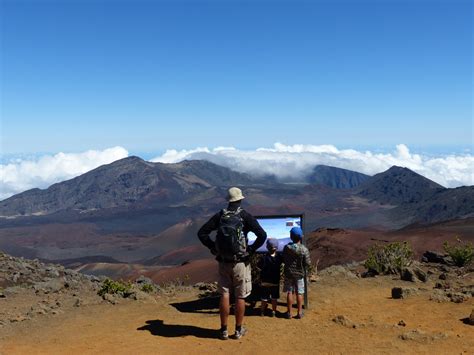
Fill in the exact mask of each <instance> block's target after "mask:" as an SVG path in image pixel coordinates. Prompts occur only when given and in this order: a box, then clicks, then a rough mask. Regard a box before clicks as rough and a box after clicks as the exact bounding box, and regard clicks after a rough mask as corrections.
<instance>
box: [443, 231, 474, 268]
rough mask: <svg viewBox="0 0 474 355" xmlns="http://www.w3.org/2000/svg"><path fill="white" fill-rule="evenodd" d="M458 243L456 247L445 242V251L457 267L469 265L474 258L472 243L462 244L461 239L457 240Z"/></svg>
mask: <svg viewBox="0 0 474 355" xmlns="http://www.w3.org/2000/svg"><path fill="white" fill-rule="evenodd" d="M456 241H457V244H456V245H449V243H448V242H444V244H443V247H444V250H445V251H446V253H448V255H449V256H450V257H451V259H453V262H454V264H455V265H456V266H464V265H467V264H469V263H470V262H471V261H472V260H473V258H474V247H473V245H472V243H468V242H462V241H461V239H459V238H456Z"/></svg>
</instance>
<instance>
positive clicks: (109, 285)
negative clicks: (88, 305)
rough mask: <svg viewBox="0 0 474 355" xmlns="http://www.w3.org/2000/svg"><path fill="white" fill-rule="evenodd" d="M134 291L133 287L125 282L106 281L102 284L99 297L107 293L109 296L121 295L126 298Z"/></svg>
mask: <svg viewBox="0 0 474 355" xmlns="http://www.w3.org/2000/svg"><path fill="white" fill-rule="evenodd" d="M131 290H132V285H131V284H130V283H126V282H123V281H114V280H111V279H106V280H105V281H104V282H103V283H102V287H101V288H100V290H99V291H98V292H97V294H98V295H99V296H103V295H105V294H106V293H109V294H112V295H113V294H121V295H122V296H125V295H127V294H129V293H130V292H131Z"/></svg>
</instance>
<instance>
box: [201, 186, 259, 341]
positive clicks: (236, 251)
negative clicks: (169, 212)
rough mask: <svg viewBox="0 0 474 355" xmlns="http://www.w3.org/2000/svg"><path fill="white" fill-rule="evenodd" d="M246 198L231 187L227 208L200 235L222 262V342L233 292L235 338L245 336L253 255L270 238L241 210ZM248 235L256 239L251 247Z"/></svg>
mask: <svg viewBox="0 0 474 355" xmlns="http://www.w3.org/2000/svg"><path fill="white" fill-rule="evenodd" d="M244 198H245V197H244V195H243V194H242V191H241V190H240V189H239V188H238V187H231V188H230V189H229V190H228V191H227V201H228V206H227V208H225V209H223V210H221V211H219V212H217V213H216V214H215V215H214V216H212V217H211V219H209V221H207V222H206V223H205V224H204V225H203V226H202V227H201V229H199V231H198V237H199V240H200V241H201V242H202V244H204V245H205V246H206V247H208V248H209V250H210V251H211V253H212V254H214V255H216V260H217V261H218V262H219V292H220V293H221V300H220V306H219V313H220V319H221V329H220V338H221V339H223V340H226V339H228V338H229V335H228V331H227V320H228V318H229V311H230V304H229V298H230V293H231V292H232V293H234V295H235V299H236V302H235V303H236V305H235V306H236V307H235V334H234V336H233V338H234V339H239V338H241V337H242V336H243V335H245V333H246V329H245V328H244V327H243V326H242V323H243V320H244V313H245V298H246V297H247V296H248V295H250V293H251V291H252V277H251V270H250V255H251V254H253V253H255V251H256V250H257V249H258V248H260V247H261V246H262V245H263V244H264V243H265V239H266V238H267V234H266V233H265V231H264V230H263V229H262V227H261V226H260V224H259V223H258V221H257V220H256V219H255V218H254V217H253V216H252V215H251V214H250V213H248V212H247V211H245V210H244V209H242V208H241V203H242V200H243V199H244ZM213 231H216V238H215V240H212V239H211V238H210V234H211V233H212V232H213ZM248 232H253V233H254V234H255V235H256V236H257V239H256V240H255V242H254V243H253V244H252V245H248V239H247V234H248Z"/></svg>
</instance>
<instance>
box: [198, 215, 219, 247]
mask: <svg viewBox="0 0 474 355" xmlns="http://www.w3.org/2000/svg"><path fill="white" fill-rule="evenodd" d="M219 219H220V215H219V213H216V214H215V215H214V216H212V217H211V219H210V220H209V221H207V222H206V223H205V224H204V225H203V226H202V227H201V228H200V229H199V231H198V234H197V235H198V237H199V240H200V241H201V243H202V244H204V245H205V246H206V247H208V248H209V250H211V251H214V250H215V249H216V244H215V243H214V241H213V240H212V239H211V237H210V236H209V235H210V234H211V233H212V232H213V231H215V230H216V229H217V228H218V227H219Z"/></svg>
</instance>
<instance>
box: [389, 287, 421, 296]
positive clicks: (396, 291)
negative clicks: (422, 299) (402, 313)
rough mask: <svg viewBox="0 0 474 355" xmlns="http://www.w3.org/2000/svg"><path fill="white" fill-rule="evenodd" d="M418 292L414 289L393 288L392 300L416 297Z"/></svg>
mask: <svg viewBox="0 0 474 355" xmlns="http://www.w3.org/2000/svg"><path fill="white" fill-rule="evenodd" d="M417 293H418V290H417V289H416V288H413V287H394V288H392V298H393V299H400V298H407V297H409V296H411V295H416V294H417Z"/></svg>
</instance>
